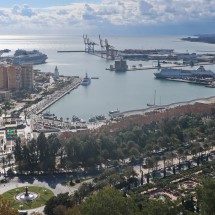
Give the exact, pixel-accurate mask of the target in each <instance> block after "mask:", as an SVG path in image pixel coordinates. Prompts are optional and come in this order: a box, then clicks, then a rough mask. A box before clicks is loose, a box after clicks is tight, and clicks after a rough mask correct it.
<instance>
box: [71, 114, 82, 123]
mask: <svg viewBox="0 0 215 215" xmlns="http://www.w3.org/2000/svg"><path fill="white" fill-rule="evenodd" d="M72 121H73V122H80V121H81V119H80V118H79V117H77V116H75V115H74V116H73V117H72Z"/></svg>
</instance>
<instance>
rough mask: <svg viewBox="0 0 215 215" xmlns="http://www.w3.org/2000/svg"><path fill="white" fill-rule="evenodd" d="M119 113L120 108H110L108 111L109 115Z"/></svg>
mask: <svg viewBox="0 0 215 215" xmlns="http://www.w3.org/2000/svg"><path fill="white" fill-rule="evenodd" d="M119 113H120V110H118V109H117V110H112V111H109V115H115V114H119Z"/></svg>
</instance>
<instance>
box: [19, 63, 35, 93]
mask: <svg viewBox="0 0 215 215" xmlns="http://www.w3.org/2000/svg"><path fill="white" fill-rule="evenodd" d="M21 77H22V88H24V89H32V88H33V79H34V78H33V77H34V75H33V65H32V64H24V65H22V67H21Z"/></svg>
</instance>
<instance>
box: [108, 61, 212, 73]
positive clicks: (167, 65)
mask: <svg viewBox="0 0 215 215" xmlns="http://www.w3.org/2000/svg"><path fill="white" fill-rule="evenodd" d="M204 65H214V63H197V64H195V65H194V66H204ZM187 66H190V65H189V64H162V66H161V67H158V66H142V67H137V66H132V67H129V68H127V69H126V70H124V71H138V70H149V69H162V68H177V67H187ZM106 70H109V71H116V72H118V70H116V69H115V68H106Z"/></svg>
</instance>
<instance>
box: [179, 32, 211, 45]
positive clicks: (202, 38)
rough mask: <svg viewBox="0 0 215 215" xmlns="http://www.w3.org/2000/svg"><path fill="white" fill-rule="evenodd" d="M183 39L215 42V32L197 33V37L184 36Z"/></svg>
mask: <svg viewBox="0 0 215 215" xmlns="http://www.w3.org/2000/svg"><path fill="white" fill-rule="evenodd" d="M182 40H185V41H190V42H202V43H210V44H215V34H206V35H197V36H195V37H186V38H182Z"/></svg>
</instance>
